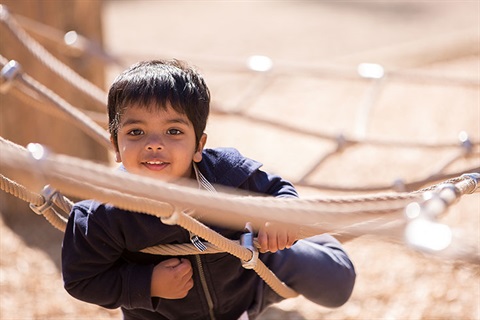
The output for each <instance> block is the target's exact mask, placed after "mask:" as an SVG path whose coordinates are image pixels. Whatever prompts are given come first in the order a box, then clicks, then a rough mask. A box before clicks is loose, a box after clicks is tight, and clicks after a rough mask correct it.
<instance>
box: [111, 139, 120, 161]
mask: <svg viewBox="0 0 480 320" xmlns="http://www.w3.org/2000/svg"><path fill="white" fill-rule="evenodd" d="M110 142H111V143H112V146H113V150H114V151H115V162H118V163H120V162H122V157H121V156H120V152H118V148H117V145H116V144H115V141H114V140H113V136H112V135H110Z"/></svg>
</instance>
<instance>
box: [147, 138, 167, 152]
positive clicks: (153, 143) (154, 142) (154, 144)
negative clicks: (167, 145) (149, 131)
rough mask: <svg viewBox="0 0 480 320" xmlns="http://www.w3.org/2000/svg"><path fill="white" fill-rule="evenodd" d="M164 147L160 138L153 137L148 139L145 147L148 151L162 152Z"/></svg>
mask: <svg viewBox="0 0 480 320" xmlns="http://www.w3.org/2000/svg"><path fill="white" fill-rule="evenodd" d="M163 147H164V145H163V141H162V139H160V138H159V137H152V138H150V139H148V141H147V144H146V145H145V148H146V149H147V150H161V149H163Z"/></svg>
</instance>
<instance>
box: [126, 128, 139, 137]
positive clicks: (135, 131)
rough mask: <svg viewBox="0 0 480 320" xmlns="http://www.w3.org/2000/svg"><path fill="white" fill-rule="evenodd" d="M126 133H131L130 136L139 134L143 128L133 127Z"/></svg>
mask: <svg viewBox="0 0 480 320" xmlns="http://www.w3.org/2000/svg"><path fill="white" fill-rule="evenodd" d="M128 134H129V135H131V136H139V135H141V134H143V130H140V129H133V130H130V131H128Z"/></svg>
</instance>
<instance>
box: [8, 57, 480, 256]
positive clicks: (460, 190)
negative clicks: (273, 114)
mask: <svg viewBox="0 0 480 320" xmlns="http://www.w3.org/2000/svg"><path fill="white" fill-rule="evenodd" d="M257 58H258V57H257ZM267 61H268V60H267ZM3 64H4V65H6V66H7V65H8V64H9V63H8V62H7V61H4V62H3ZM364 67H370V68H377V70H378V65H364ZM299 69H300V71H301V68H298V67H297V68H295V70H296V72H299ZM4 70H7V69H4ZM374 70H375V69H374ZM268 71H270V70H269V69H267V70H265V71H263V72H262V71H257V72H260V73H259V74H257V77H256V78H257V81H256V82H255V85H252V86H251V87H250V89H251V90H247V92H246V94H244V95H243V99H244V100H243V101H241V103H238V105H241V106H242V105H247V104H249V103H251V104H255V103H252V102H254V101H255V99H258V97H259V96H261V94H262V90H259V88H262V84H263V86H264V88H268V85H271V83H272V82H274V81H278V78H275V77H276V76H277V77H278V75H276V74H275V73H274V72H268ZM313 71H315V70H313ZM313 71H312V69H309V72H313ZM317 71H318V72H319V73H322V74H323V73H325V72H326V69H325V68H319V69H318V70H317ZM328 71H329V72H330V74H335V75H337V76H338V75H340V77H342V78H344V77H345V75H347V78H350V77H353V76H352V74H353V72H351V70H347V71H345V70H339V69H335V70H328ZM369 72H370V73H369ZM371 72H372V71H371V70H370V71H368V70H367V71H366V73H364V74H363V75H360V76H361V78H363V79H364V80H362V81H366V82H368V84H367V87H370V89H369V90H368V91H367V93H368V94H366V95H365V97H366V98H365V101H366V102H365V103H364V104H363V105H362V106H361V108H359V109H360V110H361V112H359V114H360V116H359V117H357V119H363V121H358V122H357V124H358V125H357V126H356V128H357V131H356V134H355V137H354V138H351V137H349V135H343V134H337V135H335V134H330V133H325V132H318V131H317V132H310V131H308V130H300V129H299V128H298V127H296V126H293V125H288V124H287V125H285V124H284V123H280V122H276V121H274V120H272V119H265V118H264V117H258V116H255V115H252V114H251V113H249V112H246V111H245V110H243V109H239V108H238V107H235V108H233V110H232V108H230V110H228V108H222V106H219V105H217V104H216V105H214V109H213V114H214V116H215V115H218V116H220V117H225V116H226V117H230V116H235V117H241V118H242V119H245V120H248V121H252V122H253V123H259V124H263V125H273V126H276V127H279V128H281V129H283V130H286V131H287V132H293V133H295V134H301V135H305V136H313V137H316V138H320V139H325V140H327V141H330V142H331V143H332V144H333V145H335V148H334V149H333V150H332V151H331V152H330V153H326V154H325V155H324V156H323V157H320V160H318V162H317V163H316V164H315V165H314V166H313V167H312V169H310V170H307V171H306V174H304V175H303V176H302V177H300V179H298V180H297V181H294V182H296V183H297V184H298V185H301V186H304V187H308V188H311V189H313V190H335V191H342V192H352V191H353V192H362V193H364V192H367V191H370V192H372V191H385V190H396V191H399V192H400V193H399V194H398V195H396V194H393V195H392V194H388V196H385V195H382V198H381V199H380V196H378V195H375V196H374V197H371V196H359V197H341V198H327V197H318V198H317V199H315V197H313V198H312V199H309V200H308V201H306V202H309V203H308V208H303V209H302V210H303V211H302V212H303V213H309V212H313V211H315V210H316V209H315V205H312V203H315V204H316V205H318V206H319V207H320V208H321V209H318V208H317V209H318V212H317V213H318V214H320V213H322V212H323V213H327V214H323V215H321V217H322V219H321V221H322V223H320V228H319V229H317V230H316V231H317V232H318V231H321V232H324V231H337V232H338V231H339V230H340V232H339V233H340V234H342V233H344V234H347V235H350V236H351V235H353V236H360V235H365V234H373V235H375V234H377V235H378V236H381V238H382V239H385V238H386V239H387V240H395V241H397V242H398V241H399V240H403V233H402V232H400V233H398V232H392V230H393V229H391V228H392V222H395V221H397V222H398V220H399V219H400V220H401V219H403V222H402V223H400V225H398V224H397V225H395V223H393V224H394V226H395V227H396V228H399V229H396V230H397V231H398V230H404V228H405V226H406V223H405V221H407V220H408V216H409V214H415V213H414V212H415V210H417V211H416V212H417V213H416V214H420V213H421V214H422V215H424V214H425V211H422V210H420V211H418V207H423V208H426V207H430V208H435V209H431V210H430V209H428V210H426V211H427V213H426V214H427V215H433V216H434V218H435V219H436V218H437V216H438V215H439V214H440V213H443V212H444V211H445V210H443V209H447V207H448V206H444V204H451V203H453V202H454V200H455V199H457V198H458V197H460V196H461V195H463V194H465V193H469V192H474V191H475V190H477V187H476V183H477V181H478V176H477V175H476V174H475V173H477V174H478V140H476V139H478V137H476V136H475V132H474V135H473V137H470V136H469V134H467V132H466V131H465V132H462V133H461V134H460V135H459V139H458V142H449V143H438V142H434V143H432V142H418V141H415V142H411V141H410V142H409V141H407V142H405V141H392V140H390V141H389V140H388V139H383V140H379V139H371V138H368V137H366V132H367V131H368V125H369V123H370V117H369V114H370V113H371V112H372V110H373V106H374V104H375V101H376V99H377V98H378V94H379V92H381V91H380V88H382V86H384V85H385V81H390V80H391V79H392V78H393V79H395V78H396V79H398V78H400V79H401V78H402V77H404V78H408V79H413V78H416V77H415V76H412V75H411V74H408V73H407V74H405V73H403V74H402V72H396V73H392V74H389V73H387V76H385V74H381V76H378V73H377V75H375V73H374V74H373V75H372V73H371ZM300 73H301V72H300ZM5 74H8V72H5ZM280 76H281V75H280ZM419 78H420V79H421V82H422V83H424V82H432V83H445V82H446V83H448V85H449V86H458V87H460V88H462V89H463V90H466V91H467V92H468V91H470V90H471V91H473V92H474V91H475V90H478V79H475V78H468V77H467V78H455V77H454V78H451V79H445V78H444V77H428V76H427V77H425V76H423V77H422V76H419ZM385 79H387V80H385ZM416 79H418V78H416ZM30 80H32V79H29V78H28V75H22V74H20V75H19V74H18V73H17V74H16V75H15V76H14V77H12V78H11V79H8V78H7V79H6V82H7V83H9V81H11V82H12V84H13V86H15V84H18V83H20V84H21V85H24V86H25V85H29V84H30V89H32V88H35V87H36V86H35V85H34V84H35V83H34V82H29V81H30ZM73 82H74V83H75V81H73ZM12 89H14V88H12ZM87 91H88V90H87ZM38 92H39V93H41V92H42V90H39V91H38ZM45 96H46V97H47V99H49V100H50V101H51V102H52V101H53V102H54V103H55V105H56V106H57V107H62V106H63V107H65V105H64V104H63V103H62V102H61V100H58V98H56V97H54V96H52V95H49V94H48V93H47V94H46V95H45ZM247 102H249V103H247ZM477 108H478V106H477ZM61 110H63V111H62V113H63V114H65V113H67V114H70V115H73V116H74V117H75V116H77V118H75V119H76V121H74V122H77V123H78V122H79V123H85V122H82V121H78V120H79V118H78V117H81V116H82V114H81V113H75V111H71V109H68V108H63V109H61ZM65 110H67V111H68V110H70V112H66V111H65ZM90 114H91V113H90ZM93 118H95V119H101V115H98V114H97V115H96V116H93ZM86 122H88V120H86ZM99 122H101V121H99ZM476 126H477V128H478V124H477V125H476ZM85 127H86V128H87V129H85V130H86V131H88V125H87V126H85ZM91 127H95V126H94V125H93V124H92V125H91ZM473 128H475V125H474V126H473ZM98 132H101V131H100V130H98ZM100 136H101V134H100ZM102 139H103V140H105V136H104V137H103V138H100V140H102ZM107 140H108V139H107ZM4 142H5V141H4ZM362 144H372V145H374V146H397V147H401V148H427V149H434V150H436V149H442V148H445V149H447V150H453V151H452V155H450V156H449V157H445V158H447V159H446V161H443V162H442V163H440V164H438V163H437V164H436V168H437V170H435V171H433V172H430V174H429V175H428V176H427V177H426V178H423V179H417V180H416V181H413V182H405V181H401V180H395V181H394V182H393V183H391V184H384V185H374V186H370V187H368V186H367V187H365V186H360V187H358V186H357V187H352V186H347V187H342V186H341V185H338V184H337V185H331V184H330V185H325V184H323V185H322V184H320V183H312V182H311V181H312V180H313V179H312V177H311V174H313V173H314V172H315V171H316V170H317V169H318V168H319V167H321V165H323V164H324V163H327V162H328V160H329V158H331V157H332V156H335V155H338V154H341V153H342V152H344V151H345V150H347V149H352V147H353V148H355V146H358V145H362ZM11 145H12V144H11V143H9V142H5V143H3V145H2V147H3V149H2V153H4V154H8V152H9V151H11V150H13V149H14V148H10V147H5V146H11ZM106 145H107V144H106ZM15 148H17V147H15ZM37 149H38V146H37ZM34 150H36V149H34ZM25 154H26V153H23V155H24V156H25ZM33 154H35V152H34V153H33ZM60 158H61V157H60ZM2 159H5V162H3V163H2V166H3V165H5V166H11V165H12V166H13V164H17V165H18V164H20V163H22V161H26V162H23V163H24V165H23V166H21V167H22V168H23V169H22V170H25V168H34V170H37V169H40V170H41V172H42V173H40V174H39V175H38V176H39V177H41V179H45V180H46V181H48V180H50V179H52V178H51V177H47V175H48V174H50V173H51V172H54V171H55V170H56V169H57V168H59V167H61V162H60V159H57V157H56V156H55V155H52V158H50V157H49V156H45V157H43V156H40V157H38V159H37V162H35V161H34V160H32V159H30V160H28V159H29V158H25V157H24V158H22V157H20V158H15V156H14V155H13V154H12V158H11V159H10V164H8V163H7V162H8V161H9V160H8V157H7V156H5V157H4V158H3V157H2ZM12 159H13V160H12ZM22 159H23V160H22ZM33 159H34V157H33ZM57 160H58V161H57ZM28 161H33V165H32V162H28ZM56 161H57V162H56ZM458 162H460V163H461V164H465V163H467V166H465V165H463V166H461V168H460V169H457V170H455V171H454V172H453V173H452V172H451V171H450V172H447V171H448V170H447V169H449V168H450V167H451V166H453V167H458ZM12 163H13V164H12ZM68 163H69V168H70V169H71V168H72V167H71V164H72V163H75V160H74V159H68ZM470 163H472V164H473V165H468V164H470ZM26 164H28V165H26ZM79 164H81V163H79ZM42 166H45V167H43V169H42ZM80 167H82V168H84V169H87V164H83V165H81V166H80ZM104 169H105V168H102V170H97V171H95V173H96V174H98V173H99V172H101V171H104ZM60 170H61V168H60ZM464 173H470V174H467V175H463V176H462V174H464ZM32 174H33V175H35V174H34V173H33V172H30V173H28V175H30V176H31V175H32ZM57 174H58V176H60V177H61V176H66V175H67V174H68V170H64V171H59V172H58V173H57ZM83 174H84V172H82V174H80V175H77V178H79V177H83ZM450 178H454V179H452V180H449V181H446V182H448V183H449V185H448V186H447V187H445V186H443V187H441V188H440V189H436V190H435V191H437V192H433V193H432V192H428V193H427V194H428V195H427V198H425V199H423V200H422V198H421V197H420V196H423V195H424V193H425V192H426V191H432V190H423V191H422V192H419V193H417V194H416V195H412V194H410V193H408V192H407V191H413V190H418V189H420V187H421V186H424V185H427V184H429V183H430V184H431V183H433V182H438V181H441V180H447V179H450ZM106 180H107V181H108V179H106ZM57 183H58V182H57ZM129 183H135V181H133V180H131V181H129ZM138 183H139V184H140V185H141V184H142V182H141V181H140V182H138ZM149 183H151V182H149ZM123 185H124V184H123ZM147 186H148V185H144V187H147ZM104 187H105V186H104ZM111 187H112V186H108V188H107V189H110V188H111ZM155 187H156V188H159V187H161V186H159V185H155ZM65 188H67V187H65ZM67 189H68V188H67ZM143 189H149V188H142V190H143ZM150 189H151V188H150ZM60 190H61V189H60ZM70 190H73V189H70ZM448 190H449V191H448ZM126 191H127V190H122V192H126ZM70 192H71V193H72V194H73V193H74V191H70ZM407 194H408V196H407ZM173 195H174V194H172V196H171V197H168V199H169V200H170V201H172V199H174V198H175V197H174V196H173ZM188 195H189V197H192V194H188ZM432 195H434V196H433V197H432ZM474 196H476V195H474ZM142 197H146V198H149V199H150V200H159V199H158V196H157V197H154V195H149V196H145V194H143V195H142ZM199 197H200V198H201V197H206V196H205V195H199ZM179 198H182V199H185V196H184V195H181V196H179ZM371 198H373V199H374V201H373V202H374V204H375V206H374V208H371V207H368V206H365V205H364V204H365V203H366V202H369V201H368V200H371ZM221 199H223V195H221V196H219V197H218V198H215V202H217V201H220V200H221ZM431 199H436V200H431ZM162 200H163V201H165V200H166V199H162ZM195 200H196V201H192V203H189V204H188V205H198V203H199V198H196V199H195ZM251 200H252V199H249V201H248V202H246V201H244V202H243V203H242V204H241V206H240V207H241V209H238V210H237V211H235V213H236V214H241V213H247V212H249V211H250V210H248V206H250V205H256V207H255V208H258V206H259V204H256V203H255V201H251ZM315 200H316V201H317V202H315ZM398 200H408V201H401V202H402V203H401V204H398V203H397V204H396V205H395V206H392V202H398ZM429 201H430V202H429ZM379 202H380V203H382V204H383V205H384V206H383V207H381V208H378V207H377V206H376V205H377V204H378V203H379ZM332 203H333V205H332ZM352 203H356V204H359V203H360V205H359V206H358V207H360V208H361V209H358V207H355V206H353V205H352ZM407 203H414V204H416V205H413V206H411V207H410V208H413V209H412V210H413V211H410V213H409V212H408V211H405V208H406V207H407V206H406V204H407ZM432 203H433V205H431V204H432ZM439 203H441V204H442V205H441V206H443V208H442V210H440V211H438V209H436V208H438V207H437V205H438V204H439ZM339 204H341V205H339ZM385 204H386V205H385ZM289 205H290V204H285V203H280V204H278V205H277V206H275V207H274V210H275V211H276V212H282V211H284V212H285V211H289V210H290V211H291V208H290V207H289ZM226 207H228V206H224V207H222V208H212V207H211V205H210V206H208V205H205V207H204V209H207V210H208V211H210V212H213V213H215V211H216V212H222V214H227V213H228V212H227V210H225V208H226ZM362 207H363V208H362ZM260 208H261V206H260ZM365 208H366V209H365ZM415 208H417V209H415ZM477 208H478V207H477ZM287 209H289V210H287ZM342 210H345V212H346V213H347V214H348V213H350V214H352V217H351V218H352V219H356V220H355V222H356V224H355V225H354V226H355V227H357V229H356V230H355V228H352V220H350V221H348V219H344V216H345V218H346V216H348V215H347V214H345V215H342V219H340V220H339V219H338V217H335V218H332V219H331V220H328V216H331V217H333V216H334V215H335V214H337V215H338V214H339V213H341V212H342ZM362 210H363V211H362ZM147 211H148V210H147ZM368 211H372V212H373V213H374V214H376V216H374V218H375V219H374V220H378V219H380V221H379V223H378V224H374V226H375V228H372V224H370V225H369V224H366V225H361V223H360V222H362V220H364V218H363V217H365V216H363V217H362V215H361V214H359V213H361V212H366V213H369V214H372V212H368ZM385 211H395V212H396V214H395V215H394V216H390V217H389V219H387V220H381V217H383V216H384V214H385ZM399 212H400V214H399ZM412 212H413V213H412ZM296 213H297V212H296ZM353 215H355V218H354V217H353ZM280 216H281V217H283V219H284V220H283V221H284V222H288V223H292V220H291V217H289V215H288V214H286V213H285V214H280ZM277 217H278V215H277ZM359 217H360V218H359ZM249 218H255V216H249ZM429 218H432V216H429ZM438 218H439V217H438ZM435 219H433V220H435ZM299 221H302V223H305V221H306V220H301V219H299ZM314 221H318V216H317V217H316V218H314ZM327 221H328V223H327ZM368 222H370V223H372V222H371V221H370V220H368ZM219 223H221V222H219ZM293 223H294V222H293ZM387 225H388V226H387ZM326 226H329V228H330V229H328V228H327V227H326ZM381 226H384V227H385V226H387V227H385V228H384V229H383V230H382V228H379V227H381ZM325 228H327V229H328V230H325ZM314 229H315V228H314ZM431 230H432V229H431ZM376 232H377V233H376ZM457 240H458V239H457ZM462 240H464V239H462ZM456 248H462V250H459V251H456V250H453V252H454V253H455V254H453V255H452V257H453V258H456V259H460V260H462V259H463V260H465V261H467V260H468V261H470V262H475V263H478V248H475V247H472V248H470V250H466V251H465V250H464V249H465V248H466V246H465V244H464V242H461V244H460V245H459V246H458V247H456ZM467 248H468V246H467ZM430 249H431V248H430ZM442 249H444V248H442ZM434 251H435V250H434ZM439 251H442V250H439ZM247 260H248V259H247Z"/></svg>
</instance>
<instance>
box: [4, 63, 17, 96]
mask: <svg viewBox="0 0 480 320" xmlns="http://www.w3.org/2000/svg"><path fill="white" fill-rule="evenodd" d="M21 71H22V66H21V65H20V63H18V62H17V61H15V60H10V61H9V62H8V63H7V64H5V66H4V67H3V68H2V71H1V72H0V74H1V77H2V79H3V80H4V81H3V83H2V84H1V85H0V92H1V93H6V92H8V90H9V89H10V87H11V86H12V84H13V81H14V80H15V78H16V77H17V76H18V75H19V74H20V72H21Z"/></svg>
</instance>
